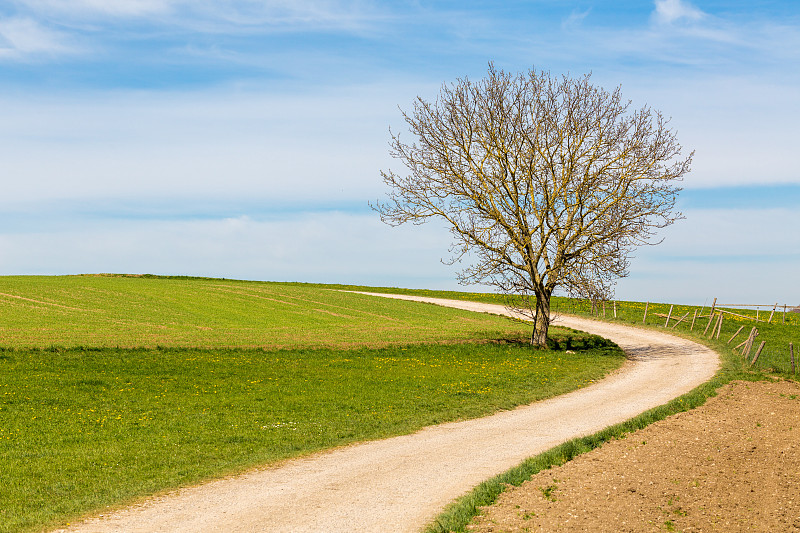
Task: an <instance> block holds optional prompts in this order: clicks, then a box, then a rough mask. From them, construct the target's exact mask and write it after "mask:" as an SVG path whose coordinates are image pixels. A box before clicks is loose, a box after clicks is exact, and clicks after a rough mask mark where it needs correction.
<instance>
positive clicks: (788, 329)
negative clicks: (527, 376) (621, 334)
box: [552, 298, 800, 376]
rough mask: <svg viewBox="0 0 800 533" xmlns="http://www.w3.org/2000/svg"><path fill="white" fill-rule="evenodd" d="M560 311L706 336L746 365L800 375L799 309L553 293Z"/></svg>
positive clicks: (785, 306) (784, 306)
mask: <svg viewBox="0 0 800 533" xmlns="http://www.w3.org/2000/svg"><path fill="white" fill-rule="evenodd" d="M552 308H553V310H554V311H555V312H556V313H565V314H575V315H584V316H590V317H594V318H599V319H605V320H611V321H614V320H616V321H622V322H627V323H631V324H641V325H645V326H655V327H661V328H664V329H669V330H673V331H676V332H684V333H689V334H691V335H694V336H702V337H704V338H706V339H708V340H711V341H712V342H714V343H717V344H720V345H723V346H726V347H728V348H730V349H732V350H733V351H734V353H736V354H737V355H738V356H739V357H740V358H741V360H742V364H743V365H744V366H746V367H749V368H753V369H757V370H763V371H766V372H775V373H778V374H785V375H791V376H795V375H796V374H797V372H798V371H800V360H798V359H800V353H795V346H800V309H798V308H797V307H796V306H794V305H789V304H782V303H772V304H768V305H766V304H764V305H755V304H727V303H726V304H718V303H717V299H716V298H715V299H714V301H713V303H712V304H711V305H710V306H707V305H703V306H691V305H679V304H668V303H653V302H628V301H619V300H611V301H591V300H588V299H577V298H554V301H553V305H552Z"/></svg>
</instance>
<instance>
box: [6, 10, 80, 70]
mask: <svg viewBox="0 0 800 533" xmlns="http://www.w3.org/2000/svg"><path fill="white" fill-rule="evenodd" d="M75 51H77V48H76V47H75V46H74V45H73V44H71V43H70V38H69V37H68V36H67V35H66V34H64V33H63V32H59V31H55V30H52V29H49V28H46V27H45V26H42V25H41V24H39V23H38V22H37V21H35V20H33V19H30V18H27V17H15V18H7V19H0V58H5V59H14V60H20V59H26V58H30V57H42V56H57V55H62V54H65V53H73V52H75Z"/></svg>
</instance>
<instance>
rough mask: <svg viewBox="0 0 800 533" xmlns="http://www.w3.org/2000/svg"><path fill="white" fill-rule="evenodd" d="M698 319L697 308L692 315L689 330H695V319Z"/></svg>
mask: <svg viewBox="0 0 800 533" xmlns="http://www.w3.org/2000/svg"><path fill="white" fill-rule="evenodd" d="M696 319H697V309H695V310H694V314H693V315H692V327H690V328H689V331H694V321H695V320H696Z"/></svg>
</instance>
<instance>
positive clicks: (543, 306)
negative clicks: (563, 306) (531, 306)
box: [531, 290, 551, 348]
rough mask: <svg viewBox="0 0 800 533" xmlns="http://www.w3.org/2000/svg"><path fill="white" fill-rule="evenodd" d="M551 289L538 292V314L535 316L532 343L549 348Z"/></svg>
mask: <svg viewBox="0 0 800 533" xmlns="http://www.w3.org/2000/svg"><path fill="white" fill-rule="evenodd" d="M550 294H551V293H550V291H547V290H544V291H542V292H541V294H540V293H538V292H537V293H536V314H535V316H534V323H533V334H532V335H531V344H532V345H534V346H540V347H542V348H547V329H548V328H549V327H550Z"/></svg>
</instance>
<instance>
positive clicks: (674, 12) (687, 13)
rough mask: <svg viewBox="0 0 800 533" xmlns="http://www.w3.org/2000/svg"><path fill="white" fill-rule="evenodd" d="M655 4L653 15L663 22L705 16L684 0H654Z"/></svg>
mask: <svg viewBox="0 0 800 533" xmlns="http://www.w3.org/2000/svg"><path fill="white" fill-rule="evenodd" d="M655 6H656V9H655V11H654V12H653V17H654V18H655V20H656V21H657V22H660V23H663V24H672V23H674V22H678V21H690V22H695V21H698V20H700V19H702V18H703V17H704V16H705V13H703V12H702V11H700V10H699V9H697V8H696V7H694V6H693V5H692V4H690V3H689V2H685V1H684V0H655Z"/></svg>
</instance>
